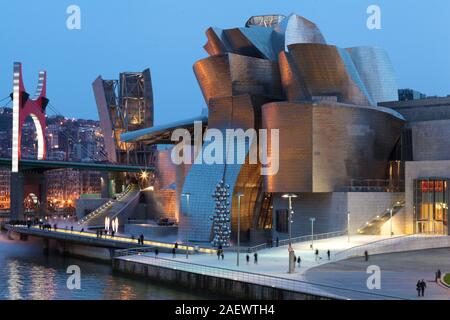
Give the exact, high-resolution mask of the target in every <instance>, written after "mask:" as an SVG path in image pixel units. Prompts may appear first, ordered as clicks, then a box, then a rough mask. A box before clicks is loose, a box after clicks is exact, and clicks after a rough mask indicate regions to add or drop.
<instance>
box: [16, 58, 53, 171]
mask: <svg viewBox="0 0 450 320" xmlns="http://www.w3.org/2000/svg"><path fill="white" fill-rule="evenodd" d="M45 95H46V72H45V71H40V72H39V80H38V85H37V88H36V92H35V94H34V96H33V97H30V95H29V94H28V93H27V92H26V90H25V87H24V85H23V77H22V64H21V63H19V62H15V63H14V77H13V93H12V99H13V141H12V168H11V169H12V172H18V171H19V160H20V145H21V135H22V128H23V125H24V123H25V120H26V118H27V117H28V116H30V117H31V118H32V119H33V122H34V125H35V127H36V133H37V139H38V156H37V158H38V160H43V159H45V157H46V153H47V152H46V142H45V130H46V119H45V108H46V107H47V104H48V99H47V98H46V96H45Z"/></svg>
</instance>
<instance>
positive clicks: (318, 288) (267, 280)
mask: <svg viewBox="0 0 450 320" xmlns="http://www.w3.org/2000/svg"><path fill="white" fill-rule="evenodd" d="M122 259H125V260H127V261H134V262H136V263H146V262H147V263H150V264H152V265H156V266H159V267H163V268H167V269H172V270H181V271H186V272H192V273H197V274H202V275H209V276H214V277H220V278H227V279H232V280H235V281H242V282H247V283H254V284H259V285H264V286H268V287H272V288H280V289H285V290H290V291H294V292H300V293H307V294H312V295H317V296H321V297H325V298H331V299H348V297H347V295H348V294H358V295H363V296H366V297H372V298H378V299H397V300H404V299H405V298H403V297H398V296H392V295H385V294H378V293H372V292H367V291H362V290H356V289H349V288H342V287H336V286H331V285H327V284H322V283H314V282H307V281H303V280H296V279H287V278H283V277H279V276H274V275H265V274H260V273H253V272H248V271H240V270H232V269H227V268H223V267H215V266H208V265H203V264H198V263H192V262H184V261H176V260H172V259H167V258H163V257H157V256H149V255H145V254H144V255H140V256H139V258H138V259H135V260H131V259H130V258H122ZM329 289H332V290H335V291H338V292H339V294H334V293H330V292H328V291H325V290H329Z"/></svg>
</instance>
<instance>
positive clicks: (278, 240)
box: [277, 237, 280, 248]
mask: <svg viewBox="0 0 450 320" xmlns="http://www.w3.org/2000/svg"><path fill="white" fill-rule="evenodd" d="M279 245H280V239H279V238H278V237H277V248H278V246H279Z"/></svg>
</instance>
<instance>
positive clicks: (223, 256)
mask: <svg viewBox="0 0 450 320" xmlns="http://www.w3.org/2000/svg"><path fill="white" fill-rule="evenodd" d="M220 256H221V257H222V260H223V259H224V258H225V255H224V254H223V250H222V252H221V253H220Z"/></svg>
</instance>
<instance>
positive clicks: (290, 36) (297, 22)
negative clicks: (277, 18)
mask: <svg viewBox="0 0 450 320" xmlns="http://www.w3.org/2000/svg"><path fill="white" fill-rule="evenodd" d="M274 29H275V30H276V32H277V33H278V34H281V35H282V36H283V37H284V47H285V49H286V50H287V49H288V46H289V45H291V44H296V43H320V44H326V41H325V38H324V37H323V35H322V33H321V32H320V30H319V28H318V27H317V26H316V25H315V23H313V22H311V21H309V20H308V19H306V18H304V17H301V16H298V15H296V14H291V15H289V16H288V17H287V18H285V19H283V20H282V21H281V22H280V23H279V24H277V25H274Z"/></svg>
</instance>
